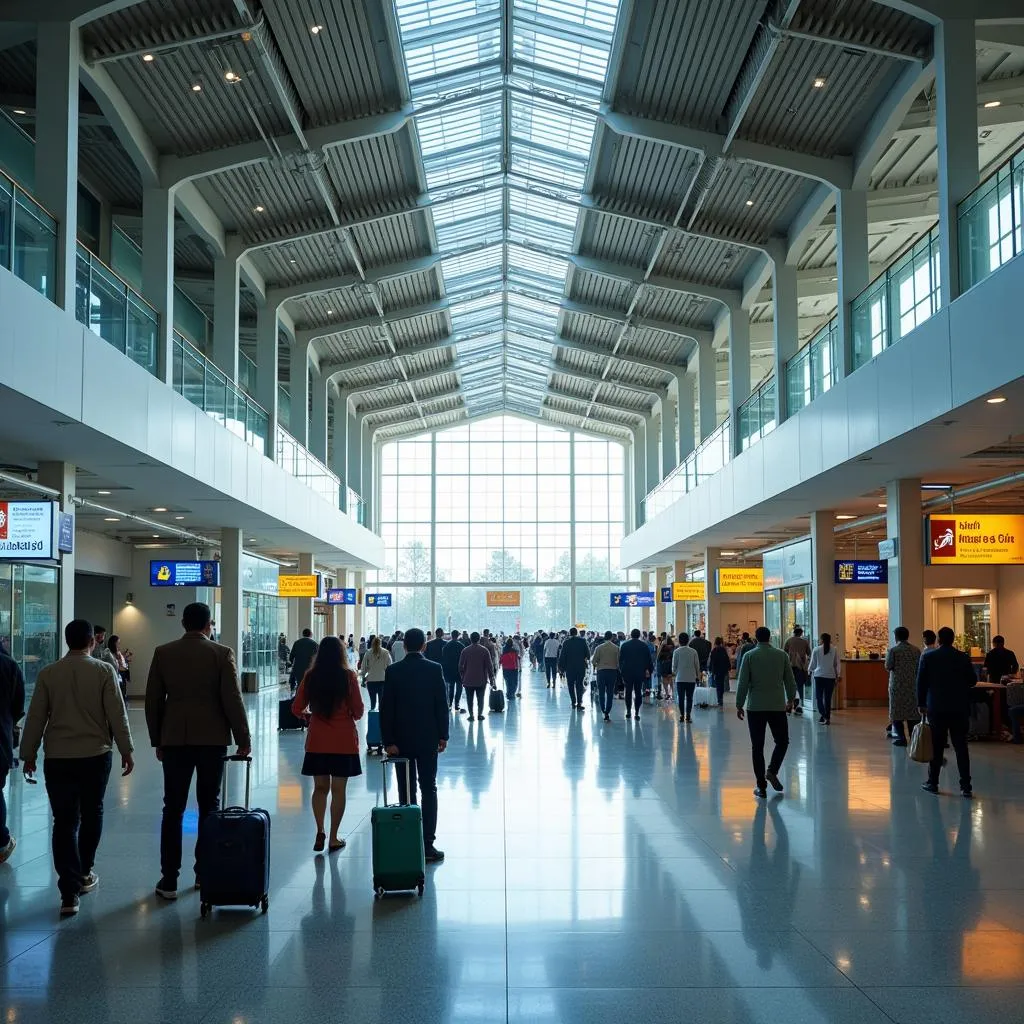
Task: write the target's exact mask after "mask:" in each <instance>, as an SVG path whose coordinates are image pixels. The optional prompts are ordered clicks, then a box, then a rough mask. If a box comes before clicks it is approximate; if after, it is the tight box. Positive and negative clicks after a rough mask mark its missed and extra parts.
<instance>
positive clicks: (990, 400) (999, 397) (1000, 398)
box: [985, 395, 1006, 405]
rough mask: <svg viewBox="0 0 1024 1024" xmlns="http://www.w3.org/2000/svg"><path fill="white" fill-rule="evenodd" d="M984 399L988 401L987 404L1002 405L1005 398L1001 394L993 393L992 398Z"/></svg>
mask: <svg viewBox="0 0 1024 1024" xmlns="http://www.w3.org/2000/svg"><path fill="white" fill-rule="evenodd" d="M985 401H986V402H988V404H989V405H1002V404H1003V402H1005V401H1006V399H1005V398H1003V396H1002V395H995V396H993V397H992V398H986V399H985Z"/></svg>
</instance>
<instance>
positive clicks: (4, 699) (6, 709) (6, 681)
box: [0, 644, 25, 864]
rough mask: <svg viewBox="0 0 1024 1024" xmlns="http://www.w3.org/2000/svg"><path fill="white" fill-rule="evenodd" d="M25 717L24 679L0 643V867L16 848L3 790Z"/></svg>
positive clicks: (15, 663) (12, 763) (16, 664)
mask: <svg viewBox="0 0 1024 1024" xmlns="http://www.w3.org/2000/svg"><path fill="white" fill-rule="evenodd" d="M24 714H25V678H24V676H22V674H21V669H20V668H19V667H18V663H17V662H16V661H15V660H14V659H13V658H11V657H9V656H8V654H7V652H6V651H5V650H4V648H3V644H0V864H3V863H4V862H5V861H6V860H7V859H8V858H9V857H10V856H11V854H12V853H14V847H15V846H17V843H16V842H15V839H14V836H12V835H11V833H10V831H9V830H8V828H7V801H6V800H5V799H4V788H5V787H6V786H7V775H8V773H9V772H10V770H11V768H13V767H14V727H15V726H16V725H17V724H18V722H20V721H21V719H22V717H23V716H24Z"/></svg>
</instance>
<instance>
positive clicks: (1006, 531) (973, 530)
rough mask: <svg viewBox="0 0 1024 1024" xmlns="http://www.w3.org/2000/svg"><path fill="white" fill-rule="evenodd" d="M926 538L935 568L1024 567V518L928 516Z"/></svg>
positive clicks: (929, 559)
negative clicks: (959, 566)
mask: <svg viewBox="0 0 1024 1024" xmlns="http://www.w3.org/2000/svg"><path fill="white" fill-rule="evenodd" d="M924 535H925V543H926V545H927V555H928V562H929V563H931V564H932V565H1024V516H998V515H982V516H957V515H935V516H928V517H927V518H926V519H925V531H924Z"/></svg>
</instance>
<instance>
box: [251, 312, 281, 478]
mask: <svg viewBox="0 0 1024 1024" xmlns="http://www.w3.org/2000/svg"><path fill="white" fill-rule="evenodd" d="M277 309H278V307H277V306H275V305H274V304H273V303H270V302H265V303H263V304H262V305H260V306H259V308H258V309H257V310H256V401H257V402H258V403H259V404H260V405H261V406H263V410H264V412H266V414H267V444H268V446H269V450H268V451H267V453H266V454H267V455H269V456H270V458H274V457H275V454H276V447H277V332H278V322H277Z"/></svg>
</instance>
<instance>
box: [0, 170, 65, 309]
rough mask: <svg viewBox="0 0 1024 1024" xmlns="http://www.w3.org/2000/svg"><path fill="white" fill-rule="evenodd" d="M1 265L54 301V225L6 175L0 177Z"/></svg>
mask: <svg viewBox="0 0 1024 1024" xmlns="http://www.w3.org/2000/svg"><path fill="white" fill-rule="evenodd" d="M0 266H3V267H6V268H7V270H9V271H10V272H11V273H12V274H14V275H15V277H20V278H21V279H22V281H24V282H25V283H26V284H28V285H31V286H32V287H33V288H34V289H35V290H36V291H37V292H39V294H40V295H45V296H46V297H47V298H48V299H49V300H50V301H51V302H52V301H53V300H54V298H55V296H56V288H57V222H56V221H55V220H54V219H53V217H51V216H50V215H49V214H48V213H47V212H46V211H45V210H44V209H43V208H42V207H41V206H40V205H39V204H38V203H37V202H36V201H35V200H34V199H33V198H32V197H31V196H30V195H29V194H28V193H27V192H26V191H25V190H24V189H22V188H20V187H19V186H18V185H16V184H15V183H14V182H13V181H12V180H11V179H10V178H8V177H7V175H5V174H0Z"/></svg>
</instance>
